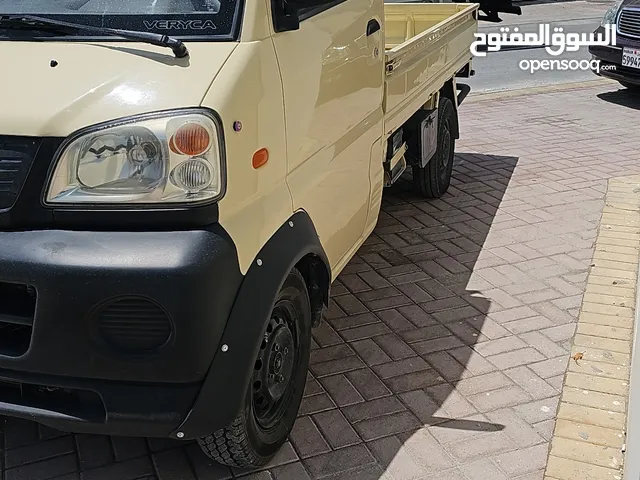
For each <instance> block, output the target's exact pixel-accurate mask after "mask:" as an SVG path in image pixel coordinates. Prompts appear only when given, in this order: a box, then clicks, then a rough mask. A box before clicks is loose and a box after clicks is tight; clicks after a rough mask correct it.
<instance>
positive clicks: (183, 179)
mask: <svg viewBox="0 0 640 480" xmlns="http://www.w3.org/2000/svg"><path fill="white" fill-rule="evenodd" d="M169 179H170V180H171V183H173V184H174V185H175V186H176V187H178V188H181V189H183V190H185V191H186V192H188V193H190V194H194V193H198V192H200V191H202V190H204V189H206V188H208V187H209V185H211V181H212V180H213V167H212V166H211V164H210V163H209V162H207V161H206V160H205V159H203V158H191V159H189V160H186V161H184V162H182V163H181V164H180V165H178V166H176V167H175V168H174V169H173V170H172V171H171V174H170V175H169Z"/></svg>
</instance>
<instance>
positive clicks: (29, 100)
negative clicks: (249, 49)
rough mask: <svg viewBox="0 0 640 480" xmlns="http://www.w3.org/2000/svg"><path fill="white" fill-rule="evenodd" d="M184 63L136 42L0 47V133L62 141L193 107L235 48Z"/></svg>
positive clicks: (202, 46)
mask: <svg viewBox="0 0 640 480" xmlns="http://www.w3.org/2000/svg"><path fill="white" fill-rule="evenodd" d="M187 46H188V48H189V52H190V54H191V55H190V57H189V58H186V59H176V58H174V57H173V54H172V53H171V50H169V49H164V48H162V47H155V46H152V45H146V44H139V43H135V44H133V43H76V42H56V43H53V42H17V41H15V42H8V41H3V42H0V58H2V60H3V65H4V73H3V75H2V80H1V81H0V85H1V86H2V88H0V105H2V108H1V109H0V135H28V136H66V135H69V134H70V133H72V132H73V131H75V130H78V129H80V128H83V127H87V126H91V125H94V124H96V123H100V122H104V121H107V120H112V119H115V118H120V117H126V116H129V115H135V114H140V113H146V112H151V111H157V110H165V109H171V108H182V107H191V106H198V105H200V103H201V101H202V99H203V98H204V96H205V94H206V92H207V90H208V89H209V87H210V86H211V82H212V81H213V79H214V78H215V77H216V75H217V74H218V72H219V71H220V69H221V68H222V66H223V65H224V63H225V61H226V60H227V59H228V58H229V56H230V55H231V53H232V52H233V50H234V49H235V47H236V46H237V44H236V43H231V42H229V43H227V42H224V43H223V42H211V43H209V42H202V43H189V44H188V45H187Z"/></svg>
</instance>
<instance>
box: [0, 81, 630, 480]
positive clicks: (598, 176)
mask: <svg viewBox="0 0 640 480" xmlns="http://www.w3.org/2000/svg"><path fill="white" fill-rule="evenodd" d="M616 90H617V87H616V84H615V83H610V84H607V85H602V84H598V85H596V86H592V87H582V88H580V89H572V90H569V89H567V90H564V91H562V90H559V91H550V92H548V93H539V94H535V95H534V94H528V95H519V96H507V97H504V98H500V97H496V98H491V99H485V100H482V99H480V98H475V99H474V98H473V97H470V98H469V99H468V100H467V102H465V103H464V104H463V105H462V107H461V114H460V115H461V129H462V132H461V135H462V138H461V139H460V141H459V142H458V145H457V152H458V155H457V157H456V166H455V174H454V180H453V183H452V185H451V189H450V191H449V192H448V194H447V195H445V196H444V197H443V198H442V199H440V200H437V201H432V202H426V201H424V200H422V199H421V198H419V197H418V196H417V195H416V194H415V193H414V191H413V190H412V188H411V185H410V184H409V183H408V182H401V183H400V184H399V185H398V186H394V187H393V189H391V190H389V191H388V192H386V195H385V198H384V205H383V211H382V213H381V214H380V219H379V222H378V226H377V228H376V230H375V232H374V234H373V235H371V237H370V238H369V239H368V240H367V242H366V244H365V245H364V246H363V247H362V248H361V249H360V251H359V252H358V254H357V256H356V257H355V258H354V259H353V260H352V261H351V262H350V264H349V265H348V266H347V267H346V269H345V270H344V272H343V273H342V275H341V276H340V278H339V279H338V280H337V281H336V282H335V285H334V286H333V296H332V300H331V307H330V308H329V309H328V311H327V312H326V321H325V322H323V324H322V325H321V326H320V327H319V328H318V329H317V330H316V331H315V332H314V350H313V353H312V359H311V366H310V372H309V379H308V384H307V390H306V393H305V398H304V400H303V404H302V407H301V412H300V418H299V420H298V422H297V423H296V426H295V429H294V431H293V433H292V435H291V440H290V442H289V443H287V444H286V445H285V447H284V448H283V449H282V451H281V452H280V453H279V454H278V456H277V458H276V459H275V460H274V462H273V463H272V465H270V466H269V468H268V469H264V470H262V471H259V472H247V471H242V470H230V469H227V468H225V467H221V466H218V465H216V464H213V463H212V462H209V461H208V460H207V459H206V458H205V457H204V455H203V454H201V452H200V451H199V449H198V447H197V446H196V445H194V444H193V443H189V444H187V445H184V444H182V443H178V442H174V441H167V440H157V439H150V440H147V439H141V438H108V437H100V436H90V435H68V434H64V433H61V432H56V431H52V430H50V429H48V428H43V427H40V426H37V425H36V424H33V423H30V422H27V421H19V420H13V419H6V420H4V422H3V424H2V436H1V439H0V442H1V443H0V448H2V450H3V452H4V455H3V457H2V458H1V461H2V471H3V475H4V479H5V480H39V479H40V480H44V479H50V478H56V479H58V480H75V479H80V478H81V479H83V480H98V479H108V480H130V479H145V480H151V479H158V480H169V479H180V480H190V479H200V480H204V479H207V480H223V479H229V478H234V477H239V476H245V478H247V479H251V480H269V479H271V480H287V479H292V480H308V479H319V478H326V479H332V480H341V479H347V478H348V479H349V480H432V479H434V480H435V479H443V478H446V479H448V480H458V479H460V480H476V479H481V480H485V479H489V478H490V479H492V480H500V479H509V480H516V479H517V480H541V479H542V478H543V472H544V469H545V465H546V460H547V454H548V449H549V441H550V438H551V435H552V433H553V431H554V428H555V421H554V420H555V417H556V411H557V409H558V404H559V398H560V391H561V389H562V383H563V377H564V374H565V371H566V369H567V368H568V359H569V354H570V348H571V345H572V343H571V342H572V338H573V336H574V334H575V327H576V320H577V315H578V311H579V308H580V305H581V302H582V297H583V294H584V289H585V282H586V278H587V273H588V270H589V265H590V262H591V258H592V255H593V249H594V239H595V238H596V232H597V227H598V222H599V219H600V215H601V211H602V209H603V207H604V201H603V199H604V193H605V190H606V182H607V179H608V178H610V177H614V176H621V175H627V174H629V173H637V172H638V171H640V165H638V154H637V146H636V145H635V144H634V143H633V142H629V141H627V140H626V139H625V138H624V137H623V134H622V132H621V131H620V130H619V126H620V125H628V124H632V123H633V122H634V121H637V119H638V112H637V109H639V108H640V101H639V100H637V99H636V100H634V99H632V98H631V97H630V96H629V95H628V94H627V93H624V92H616ZM618 244H619V246H621V247H624V246H625V245H626V243H625V240H624V239H623V238H621V239H620V240H619V241H618ZM604 260H606V259H604ZM600 293H601V292H599V290H598V289H597V288H595V287H592V289H591V290H589V294H590V295H599V294H600ZM594 304H596V303H594ZM595 313H597V312H591V314H595ZM583 314H587V315H588V314H589V312H586V313H583ZM585 334H586V335H589V333H588V332H585ZM613 355H615V353H613ZM564 407H567V406H566V405H563V408H564ZM588 414H589V412H588V409H586V407H584V408H583V407H580V408H578V407H575V406H569V407H567V408H566V411H564V412H563V413H562V418H564V419H568V420H571V419H573V420H575V421H579V419H580V418H583V417H584V416H585V415H588ZM602 423H603V424H602V427H607V426H609V424H611V425H613V428H617V427H618V423H619V419H617V417H616V416H615V415H611V418H605V419H602ZM558 428H566V429H570V428H572V427H571V422H569V421H567V422H565V423H563V424H561V425H559V427H558ZM603 431H605V430H603Z"/></svg>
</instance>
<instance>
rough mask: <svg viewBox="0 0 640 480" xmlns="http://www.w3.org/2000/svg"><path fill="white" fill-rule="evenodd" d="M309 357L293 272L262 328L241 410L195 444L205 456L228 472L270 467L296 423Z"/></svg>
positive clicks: (302, 291)
mask: <svg viewBox="0 0 640 480" xmlns="http://www.w3.org/2000/svg"><path fill="white" fill-rule="evenodd" d="M310 351H311V304H310V301H309V293H308V290H307V286H306V283H305V281H304V278H303V277H302V275H301V274H300V272H299V271H298V270H296V269H294V270H293V271H292V272H291V273H290V274H289V276H288V277H287V279H286V280H285V282H284V285H283V286H282V288H281V290H280V292H279V294H278V297H277V298H276V301H275V305H274V308H273V311H272V312H271V317H270V318H269V320H268V322H267V325H266V327H265V330H264V335H263V340H262V344H261V346H260V351H259V352H258V356H257V358H256V360H255V363H254V370H253V375H252V379H251V384H250V385H249V389H248V392H247V396H246V398H245V403H244V407H243V409H242V411H241V412H240V414H239V415H238V416H237V417H236V418H235V419H234V421H233V422H231V424H230V425H229V426H227V428H223V429H221V430H218V431H217V432H215V433H213V434H212V435H207V436H205V437H202V438H200V439H198V443H199V445H200V447H201V448H202V450H203V451H204V453H206V454H207V455H208V456H209V457H211V458H212V459H213V460H215V461H217V462H219V463H222V464H224V465H229V466H233V467H243V468H254V467H260V466H263V465H265V464H266V463H267V462H269V460H271V458H272V457H273V456H274V455H275V454H276V453H277V451H278V449H279V448H280V447H281V446H282V444H283V443H284V442H285V441H286V440H287V437H288V436H289V433H290V432H291V429H292V428H293V424H294V422H295V420H296V417H297V414H298V409H299V408H300V403H301V401H302V395H303V393H304V388H305V385H306V379H307V369H308V367H309V355H310ZM222 387H223V386H222Z"/></svg>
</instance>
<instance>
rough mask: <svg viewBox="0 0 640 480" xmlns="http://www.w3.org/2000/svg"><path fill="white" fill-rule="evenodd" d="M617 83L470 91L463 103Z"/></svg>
mask: <svg viewBox="0 0 640 480" xmlns="http://www.w3.org/2000/svg"><path fill="white" fill-rule="evenodd" d="M613 84H618V82H616V81H615V80H609V79H600V78H598V79H595V80H587V81H584V82H572V83H563V84H561V85H545V86H538V87H527V88H520V89H517V90H507V91H499V92H481V93H471V94H470V95H469V96H468V97H467V98H466V100H465V103H473V102H483V101H487V100H498V99H503V98H512V97H520V96H523V95H540V94H544V93H554V92H564V91H567V90H576V89H584V88H593V87H598V86H601V85H613Z"/></svg>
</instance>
